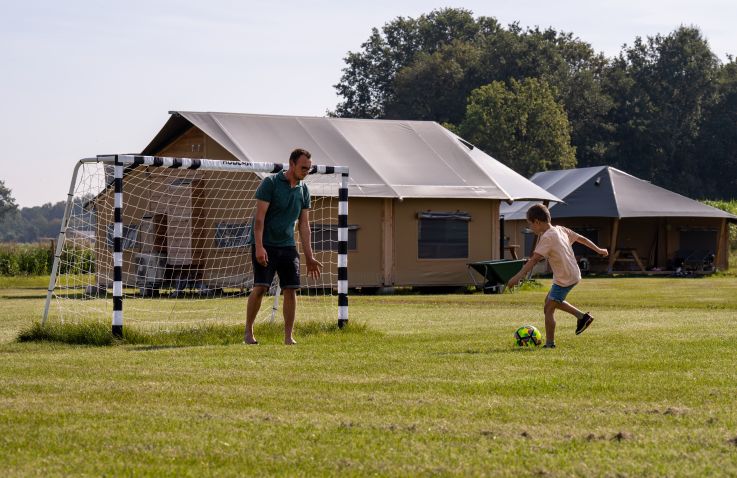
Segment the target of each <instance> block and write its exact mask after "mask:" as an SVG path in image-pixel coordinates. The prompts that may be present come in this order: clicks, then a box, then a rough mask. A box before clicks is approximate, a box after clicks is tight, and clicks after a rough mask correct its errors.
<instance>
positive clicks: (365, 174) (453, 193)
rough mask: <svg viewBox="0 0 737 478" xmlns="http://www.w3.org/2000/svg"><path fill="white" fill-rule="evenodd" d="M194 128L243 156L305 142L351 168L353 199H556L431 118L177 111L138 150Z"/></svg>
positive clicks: (279, 155) (271, 156) (261, 157)
mask: <svg viewBox="0 0 737 478" xmlns="http://www.w3.org/2000/svg"><path fill="white" fill-rule="evenodd" d="M192 125H194V126H196V127H197V128H199V129H200V130H202V131H203V132H204V133H205V134H207V135H208V136H210V137H211V138H213V139H214V140H215V141H217V142H218V143H219V144H220V145H222V146H223V147H224V148H225V149H226V150H227V151H228V152H230V153H231V154H233V155H234V156H235V157H236V158H238V159H239V160H242V161H253V162H286V159H287V155H288V152H289V151H290V150H291V149H292V148H294V147H303V148H305V149H307V150H309V151H310V152H311V153H312V155H313V156H312V159H313V161H314V162H316V163H319V164H326V165H344V166H348V167H349V168H350V171H351V173H350V175H351V181H350V184H349V188H350V190H351V195H352V196H365V197H396V198H479V199H500V200H505V201H514V200H529V199H535V200H548V201H559V199H558V198H557V197H556V196H555V195H553V194H551V193H550V192H548V191H546V190H545V189H543V188H541V187H539V186H537V185H535V184H533V183H532V182H530V181H529V180H528V179H527V178H525V177H523V176H521V175H519V174H517V173H516V172H514V171H513V170H512V169H510V168H508V167H507V166H505V165H503V164H502V163H500V162H499V161H497V160H495V159H494V158H492V157H491V156H489V155H487V154H485V153H484V152H483V151H480V150H479V149H478V148H476V147H474V146H473V145H471V144H469V143H468V142H466V141H464V140H463V139H461V138H460V137H458V136H456V135H455V134H453V133H452V132H450V131H448V130H447V129H445V128H443V127H442V126H440V125H439V124H437V123H435V122H431V121H395V120H365V119H346V118H319V117H304V116H273V115H256V114H236V113H202V112H187V111H179V112H172V117H171V118H170V119H169V121H168V122H167V124H166V125H165V126H164V127H163V128H162V129H161V131H160V132H159V134H158V135H157V136H156V137H155V138H154V139H153V141H151V143H150V144H149V145H148V146H147V147H146V149H144V151H143V154H146V155H150V154H155V153H156V152H158V151H159V150H160V149H161V148H162V147H164V146H165V145H166V144H168V143H169V142H170V141H171V140H173V139H175V138H176V137H177V136H178V135H180V134H182V133H183V132H184V131H186V130H187V129H188V128H189V127H191V126H192Z"/></svg>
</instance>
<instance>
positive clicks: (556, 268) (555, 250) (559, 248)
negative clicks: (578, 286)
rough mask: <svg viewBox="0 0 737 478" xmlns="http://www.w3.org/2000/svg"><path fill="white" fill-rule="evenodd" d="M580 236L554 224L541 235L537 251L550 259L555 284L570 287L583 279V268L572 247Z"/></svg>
mask: <svg viewBox="0 0 737 478" xmlns="http://www.w3.org/2000/svg"><path fill="white" fill-rule="evenodd" d="M578 238H579V235H578V234H576V233H575V232H573V231H571V230H570V229H568V228H567V227H563V226H552V225H551V226H550V229H548V230H547V231H545V232H544V233H543V234H542V235H541V236H540V240H539V241H538V243H537V247H535V252H536V253H537V254H540V255H541V256H543V257H544V258H546V259H547V260H548V263H549V264H550V268H551V269H552V270H553V283H554V284H557V285H559V286H561V287H569V286H572V285H574V284H575V283H577V282H578V281H580V280H581V270H580V269H579V268H578V264H577V263H576V256H575V255H574V254H573V247H571V245H572V244H573V243H574V242H576V240H577V239H578Z"/></svg>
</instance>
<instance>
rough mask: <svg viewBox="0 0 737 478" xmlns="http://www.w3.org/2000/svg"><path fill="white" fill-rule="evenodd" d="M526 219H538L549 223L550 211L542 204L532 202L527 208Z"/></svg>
mask: <svg viewBox="0 0 737 478" xmlns="http://www.w3.org/2000/svg"><path fill="white" fill-rule="evenodd" d="M527 220H528V221H530V222H532V221H534V220H538V221H540V222H546V223H548V224H550V211H548V208H546V207H545V206H543V205H542V204H534V205H532V206H530V209H528V210H527Z"/></svg>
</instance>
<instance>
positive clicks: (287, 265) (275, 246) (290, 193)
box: [245, 148, 322, 345]
mask: <svg viewBox="0 0 737 478" xmlns="http://www.w3.org/2000/svg"><path fill="white" fill-rule="evenodd" d="M311 158H312V155H311V154H310V153H309V152H308V151H307V150H304V149H301V148H297V149H295V150H294V151H292V154H290V155H289V169H287V170H286V171H280V172H278V173H277V174H274V175H272V176H269V177H267V178H265V179H264V180H263V181H262V182H261V185H260V186H259V187H258V189H257V190H256V217H255V218H254V221H253V228H252V230H251V234H250V237H249V241H248V242H249V244H251V246H252V247H251V260H252V262H253V290H252V291H251V294H250V295H249V296H248V306H247V308H246V336H245V343H246V344H249V345H254V344H257V343H258V341H256V338H255V337H254V335H253V323H254V322H255V321H256V315H257V314H258V311H259V309H260V308H261V300H262V299H263V297H264V294H265V293H266V291H267V290H268V289H269V287H270V286H271V282H272V281H273V279H274V273H276V274H278V275H279V285H280V286H281V289H282V292H283V293H284V304H283V306H282V308H283V312H284V343H285V344H286V345H294V344H296V343H297V342H295V340H294V337H292V329H293V327H294V314H295V310H296V306H297V289H299V287H300V283H299V252H297V247H296V244H295V242H294V223H295V222H296V221H297V220H299V237H300V240H301V242H302V252H304V255H305V260H306V262H307V274H308V275H309V276H311V277H314V278H318V277H320V273H321V272H322V264H320V262H318V261H317V260H316V259H315V257H314V256H313V255H312V246H311V245H310V216H309V210H310V192H309V190H308V189H307V185H306V184H304V183H303V182H302V180H303V179H304V178H305V177H307V174H308V173H309V171H310V168H311V167H312V160H311Z"/></svg>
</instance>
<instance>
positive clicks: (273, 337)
mask: <svg viewBox="0 0 737 478" xmlns="http://www.w3.org/2000/svg"><path fill="white" fill-rule="evenodd" d="M243 333H244V328H243V325H241V324H238V325H229V324H202V325H180V326H176V325H174V326H171V327H168V328H166V329H163V328H162V329H158V330H144V329H139V328H136V327H134V326H126V327H124V328H123V338H122V339H121V338H117V337H114V336H113V334H112V330H111V327H110V324H109V323H103V322H80V323H65V324H47V325H44V326H42V325H41V323H39V322H35V323H34V324H33V325H31V326H30V327H29V328H28V329H25V330H22V331H21V332H20V333H19V334H18V337H17V339H16V341H18V342H53V343H64V344H72V345H91V346H98V347H103V346H112V345H139V346H141V347H136V350H140V351H146V350H160V349H165V348H178V347H194V346H201V345H233V344H241V343H242V342H243ZM255 333H256V336H257V337H259V340H261V339H266V341H279V340H280V339H281V338H282V337H283V334H284V326H283V325H281V324H276V323H275V324H269V323H264V324H257V325H256V326H255ZM295 335H296V336H297V337H298V338H299V337H306V336H326V337H336V338H338V337H350V336H354V337H358V336H367V335H380V333H379V332H376V331H372V330H370V329H369V328H368V326H367V325H366V324H362V323H357V322H349V323H348V324H347V325H346V326H345V327H343V328H342V329H341V328H339V327H338V324H337V323H335V322H331V323H327V322H302V323H299V322H298V323H297V324H295Z"/></svg>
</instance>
